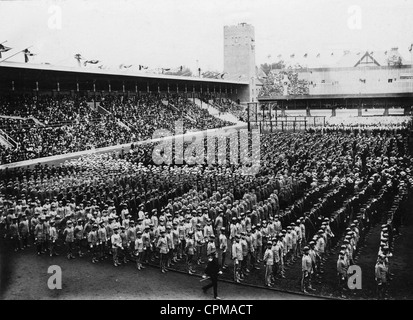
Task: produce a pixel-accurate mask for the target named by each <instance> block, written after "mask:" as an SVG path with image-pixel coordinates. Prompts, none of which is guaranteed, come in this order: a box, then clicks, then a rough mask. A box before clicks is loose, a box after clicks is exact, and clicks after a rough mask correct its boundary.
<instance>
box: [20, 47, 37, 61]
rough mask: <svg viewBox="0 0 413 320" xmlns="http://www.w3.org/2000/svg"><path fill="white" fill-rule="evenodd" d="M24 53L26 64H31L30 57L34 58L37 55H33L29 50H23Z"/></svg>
mask: <svg viewBox="0 0 413 320" xmlns="http://www.w3.org/2000/svg"><path fill="white" fill-rule="evenodd" d="M23 53H24V62H25V63H27V62H29V57H33V56H35V55H36V54H35V53H31V52H30V51H29V49H24V50H23Z"/></svg>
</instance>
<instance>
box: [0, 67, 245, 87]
mask: <svg viewBox="0 0 413 320" xmlns="http://www.w3.org/2000/svg"><path fill="white" fill-rule="evenodd" d="M0 70H1V71H0V84H2V83H4V85H6V87H10V82H11V81H16V80H17V79H24V81H27V82H29V81H31V80H33V81H39V82H41V83H43V84H44V83H50V85H52V87H53V88H55V87H56V85H55V84H56V81H60V82H64V81H67V82H69V81H70V82H71V83H73V81H74V82H75V83H76V81H81V82H94V81H106V80H108V81H112V80H114V81H125V82H128V83H130V82H134V81H137V82H146V81H147V82H150V83H154V82H161V83H166V82H168V80H170V81H171V82H170V83H171V84H172V83H178V84H180V85H181V84H190V85H197V86H198V85H204V84H205V85H210V86H211V88H212V86H217V87H219V86H220V85H222V87H226V86H228V87H231V86H234V85H237V86H238V85H243V86H244V85H248V82H246V81H242V79H238V80H229V79H211V78H197V77H185V76H173V75H165V74H152V73H146V72H136V71H129V70H128V69H125V70H101V69H98V68H96V69H95V68H86V67H85V68H80V67H77V68H76V67H63V66H54V65H49V64H30V63H18V62H8V61H6V62H1V63H0Z"/></svg>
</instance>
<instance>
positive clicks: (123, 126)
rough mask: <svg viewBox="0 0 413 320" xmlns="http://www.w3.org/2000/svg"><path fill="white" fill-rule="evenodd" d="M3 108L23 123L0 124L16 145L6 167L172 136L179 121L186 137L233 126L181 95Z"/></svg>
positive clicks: (42, 101) (29, 102)
mask: <svg viewBox="0 0 413 320" xmlns="http://www.w3.org/2000/svg"><path fill="white" fill-rule="evenodd" d="M0 102H1V105H0V112H1V114H0V115H5V116H11V115H12V116H17V117H23V118H24V119H23V120H21V119H11V118H0V128H2V130H3V131H4V132H5V133H6V134H7V135H9V136H10V137H11V138H12V139H14V140H15V141H16V143H17V145H13V146H12V147H11V148H5V147H2V149H1V150H2V153H1V159H0V160H1V163H10V162H15V161H22V160H28V159H35V158H39V157H46V156H51V155H56V154H64V153H69V152H75V151H82V150H88V149H93V148H100V147H107V146H112V145H118V144H124V143H130V142H135V141H141V140H146V139H150V138H152V134H153V133H154V131H155V130H156V129H167V130H169V131H170V132H172V133H173V132H174V131H175V122H176V121H178V120H181V121H182V122H183V128H184V132H188V131H198V130H205V129H212V128H216V127H223V126H227V125H230V124H231V123H229V122H227V121H223V120H220V119H218V118H215V117H213V116H211V115H210V114H209V113H208V111H207V110H204V109H201V108H199V107H198V106H196V104H194V103H192V102H190V101H189V100H187V99H185V98H183V97H181V96H179V95H171V96H170V97H164V98H161V97H159V96H158V95H154V94H148V95H142V96H141V97H139V98H138V99H136V98H134V99H128V98H126V97H124V96H106V97H102V98H101V99H100V101H99V102H98V103H97V104H95V103H91V102H89V103H88V102H87V100H86V98H79V99H72V98H70V97H68V96H62V97H59V98H56V97H55V98H52V97H50V96H40V97H36V96H34V97H28V96H18V95H17V96H12V97H9V99H6V98H4V97H3V98H2V100H1V101H0ZM95 105H96V106H95ZM99 105H101V106H102V107H103V108H105V109H106V111H105V110H103V109H102V108H100V106H99ZM31 117H34V118H35V119H36V120H38V122H35V121H34V120H33V118H31Z"/></svg>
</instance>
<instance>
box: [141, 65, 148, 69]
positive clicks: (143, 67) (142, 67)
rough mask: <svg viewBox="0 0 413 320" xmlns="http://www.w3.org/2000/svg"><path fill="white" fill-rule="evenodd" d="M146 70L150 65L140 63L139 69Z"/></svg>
mask: <svg viewBox="0 0 413 320" xmlns="http://www.w3.org/2000/svg"><path fill="white" fill-rule="evenodd" d="M142 69H143V70H146V69H148V67H145V66H142V65H139V70H142Z"/></svg>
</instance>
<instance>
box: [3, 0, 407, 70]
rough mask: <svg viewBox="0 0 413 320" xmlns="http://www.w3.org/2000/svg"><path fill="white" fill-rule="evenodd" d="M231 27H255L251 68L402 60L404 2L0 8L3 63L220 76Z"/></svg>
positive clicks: (262, 0) (77, 2)
mask: <svg viewBox="0 0 413 320" xmlns="http://www.w3.org/2000/svg"><path fill="white" fill-rule="evenodd" d="M56 6H57V7H56ZM354 6H356V7H354ZM56 8H57V9H56ZM59 11H60V12H61V19H60V18H59ZM355 19H356V20H355ZM59 22H61V24H59ZM240 22H247V23H251V24H253V25H254V27H255V37H256V61H257V65H259V64H260V63H264V62H268V55H271V56H272V59H271V60H277V58H276V57H277V55H279V54H282V55H283V57H286V56H289V55H290V54H292V53H295V54H296V55H303V54H304V53H308V55H309V56H311V55H313V56H315V55H316V54H317V53H321V54H323V53H324V54H325V55H327V54H329V53H331V52H333V51H334V52H336V53H342V52H343V51H344V50H352V51H363V50H370V51H373V50H388V49H390V48H391V47H399V51H400V52H401V54H402V55H403V56H404V58H405V59H407V60H410V59H411V56H410V54H409V52H408V47H409V45H410V44H411V43H412V42H413V0H391V1H389V0H374V1H373V0H351V1H347V0H254V1H253V0H90V1H85V0H70V1H51V0H49V1H46V0H45V1H37V0H33V1H1V2H0V43H1V42H3V41H5V40H7V42H6V43H4V45H8V46H10V47H12V48H13V49H14V50H13V51H9V52H8V53H7V54H3V58H4V57H7V56H9V55H11V54H13V53H15V52H17V51H18V50H22V49H24V48H25V47H27V46H30V45H33V47H32V48H31V51H32V52H35V53H37V55H36V56H35V57H34V59H33V62H34V63H42V62H49V63H51V64H56V65H66V66H74V65H76V64H75V62H76V61H75V60H74V58H73V55H74V54H75V53H81V54H82V55H83V56H84V57H85V58H87V59H98V60H101V61H102V63H103V64H105V65H107V66H111V67H117V66H119V65H120V64H121V63H124V64H133V65H134V66H137V65H139V64H143V65H148V66H149V67H150V68H155V67H165V68H168V67H177V66H180V65H186V66H189V67H191V68H193V69H194V68H195V67H196V65H197V62H196V61H197V60H198V65H199V66H200V67H202V68H203V69H204V70H206V69H210V70H216V71H221V70H222V69H223V48H224V46H223V27H224V25H232V24H238V23H240ZM10 61H23V56H22V54H19V55H17V56H16V57H15V58H12V59H10Z"/></svg>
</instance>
